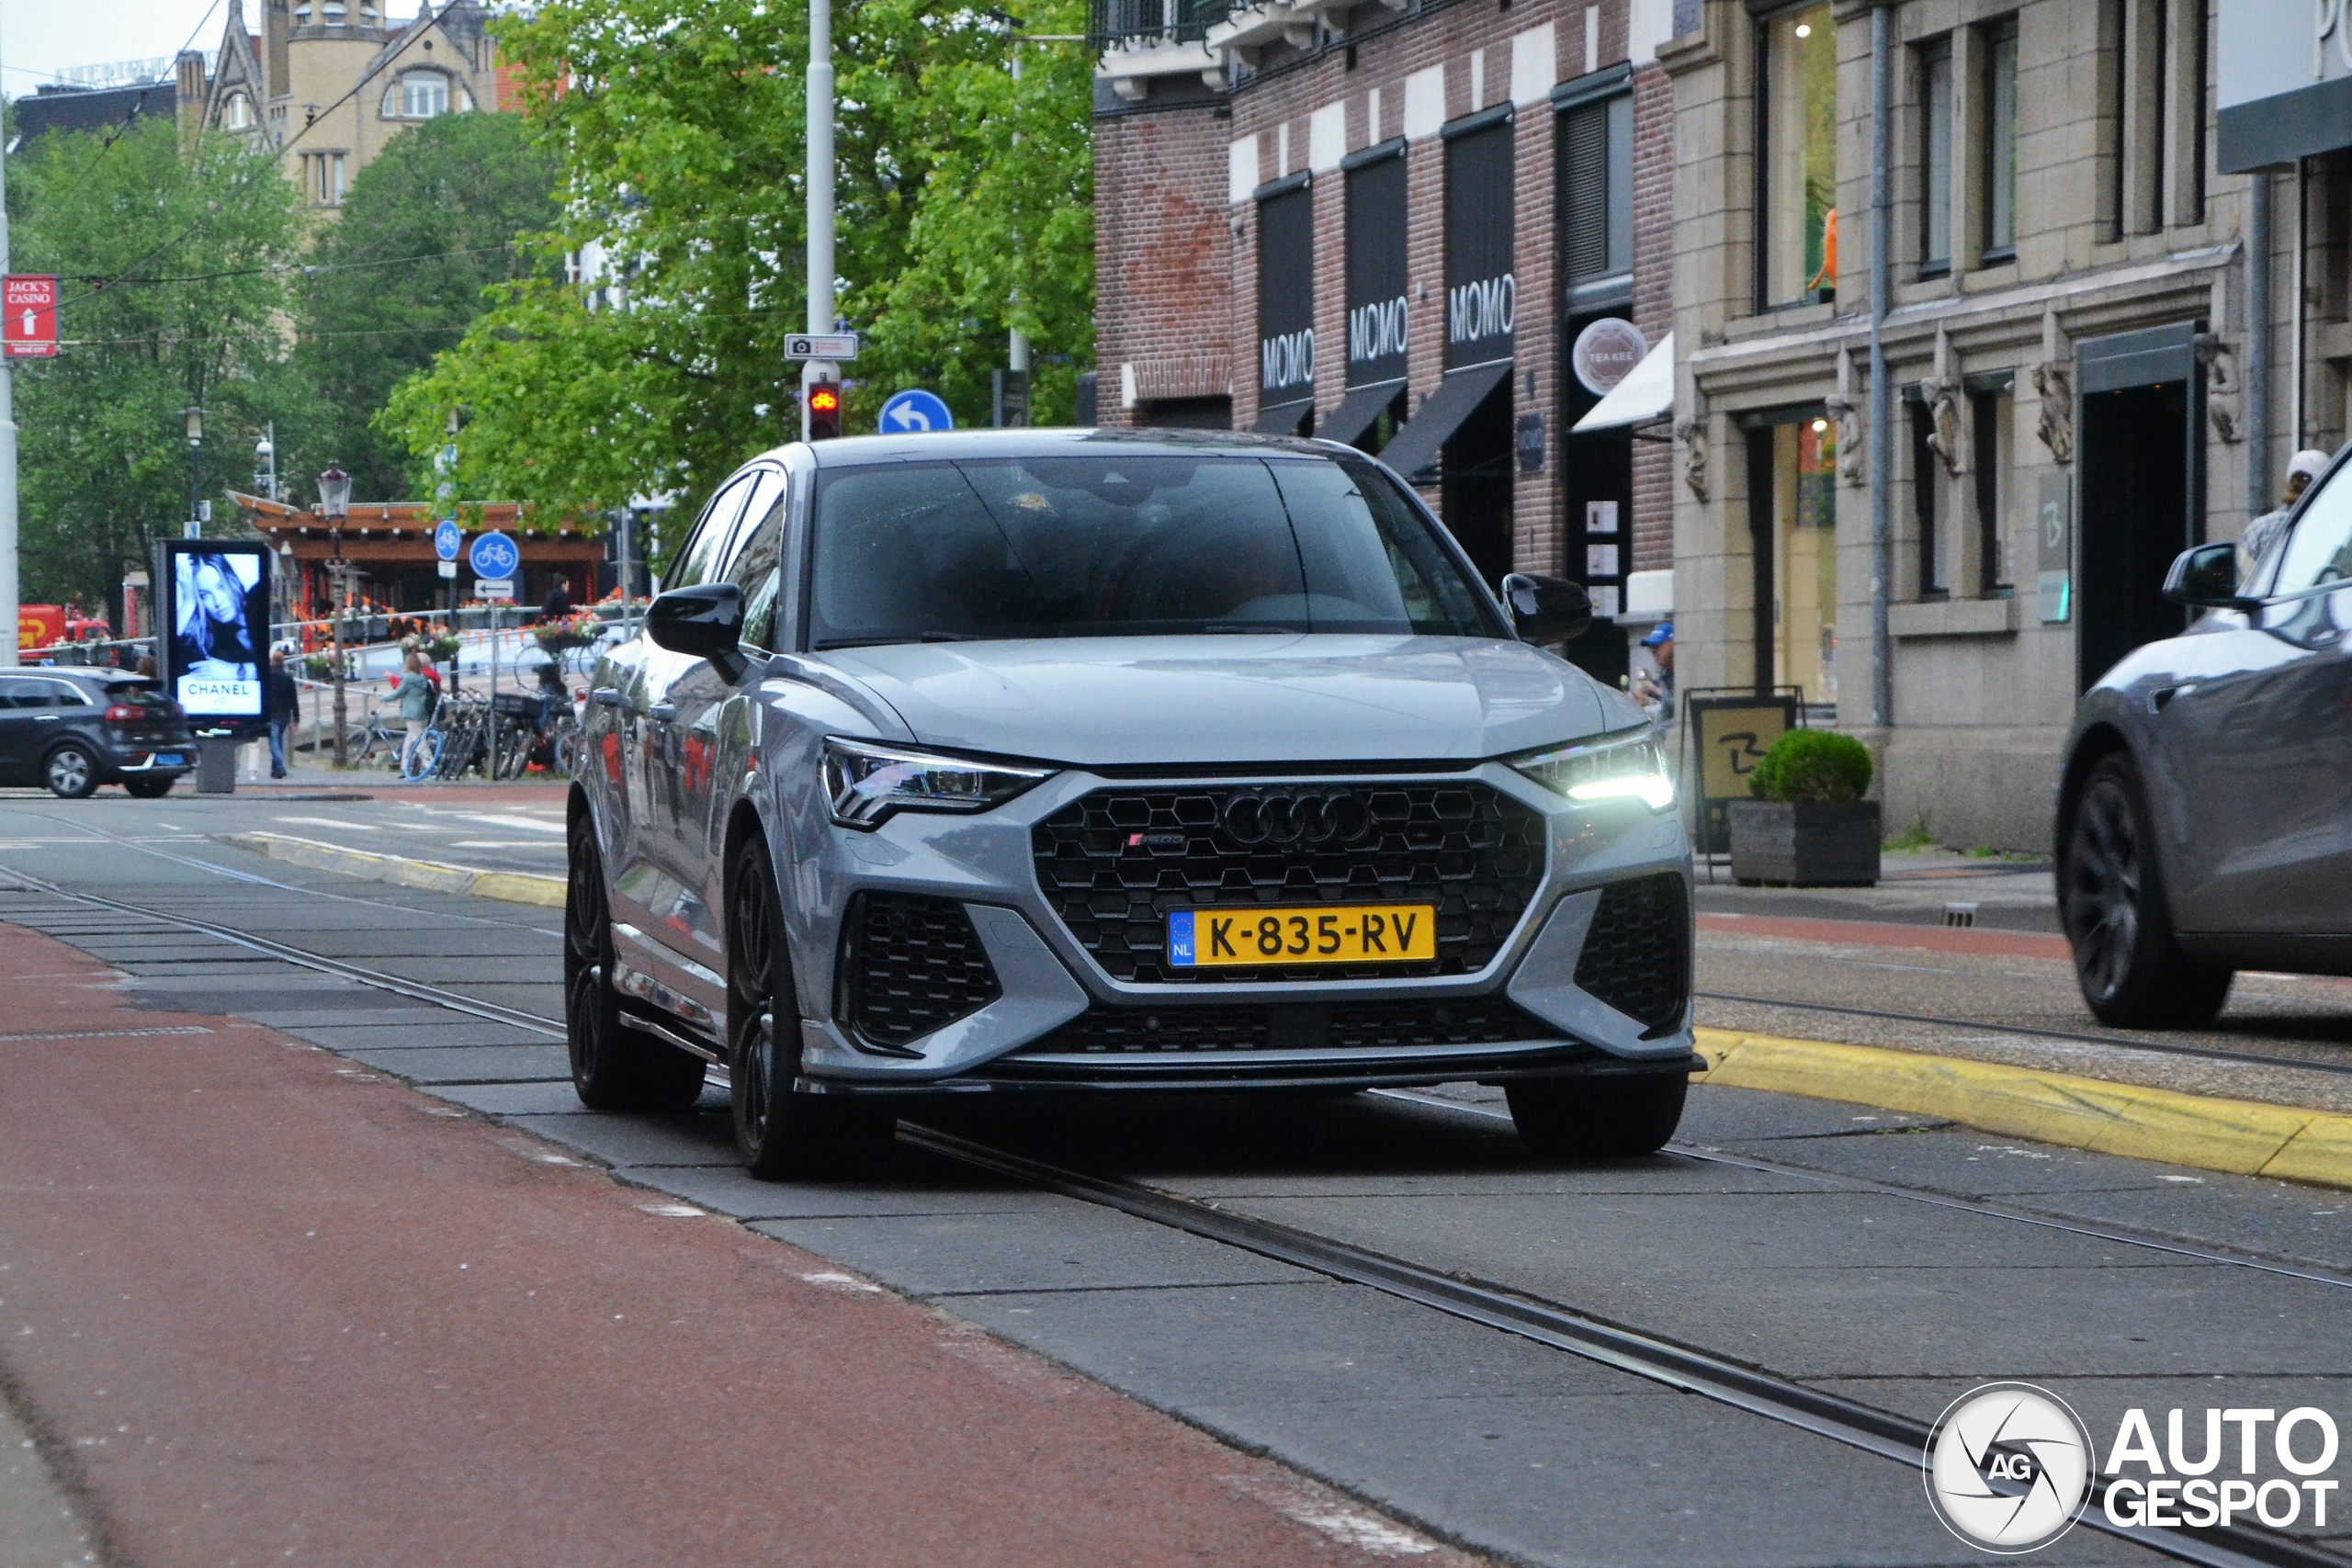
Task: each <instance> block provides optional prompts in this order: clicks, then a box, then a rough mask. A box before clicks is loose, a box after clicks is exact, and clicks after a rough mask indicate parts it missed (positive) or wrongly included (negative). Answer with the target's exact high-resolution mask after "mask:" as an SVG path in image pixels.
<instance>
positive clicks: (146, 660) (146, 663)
mask: <svg viewBox="0 0 2352 1568" xmlns="http://www.w3.org/2000/svg"><path fill="white" fill-rule="evenodd" d="M138 673H139V674H141V675H142V676H144V677H146V678H147V679H148V680H150V681H152V680H153V679H154V678H155V656H154V655H153V654H152V653H142V654H141V655H140V656H139V670H138Z"/></svg>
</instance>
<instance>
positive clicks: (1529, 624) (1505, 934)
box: [564, 431, 1692, 1177]
mask: <svg viewBox="0 0 2352 1568" xmlns="http://www.w3.org/2000/svg"><path fill="white" fill-rule="evenodd" d="M667 581H668V582H669V583H670V584H672V586H670V587H669V589H668V591H667V592H663V593H662V595H661V596H660V597H659V598H658V599H656V600H655V601H654V603H653V604H652V606H651V609H650V612H649V613H648V615H647V618H646V626H645V633H644V635H643V636H642V637H639V638H637V639H635V640H633V641H629V642H625V643H622V644H620V645H618V646H616V647H615V648H613V649H610V650H609V651H608V652H607V653H606V654H605V657H604V658H602V659H601V660H599V661H598V664H597V666H596V671H595V676H594V687H593V692H592V701H591V704H590V708H589V723H588V735H587V741H586V744H585V745H584V746H583V747H582V761H581V764H580V773H579V777H578V779H577V781H576V783H575V784H574V787H573V789H572V792H571V809H570V825H571V837H570V860H571V876H570V896H569V905H568V908H567V911H566V919H565V924H566V941H565V944H564V945H565V961H564V962H565V976H564V977H565V998H566V1014H567V1021H568V1024H569V1028H570V1035H571V1066H572V1076H573V1079H574V1082H575V1083H576V1085H577V1086H578V1089H579V1092H580V1097H581V1099H582V1100H583V1101H585V1102H586V1103H587V1104H589V1105H591V1106H594V1107H599V1108H610V1109H616V1110H617V1109H625V1108H644V1109H654V1108H662V1109H668V1108H676V1107H680V1106H684V1105H686V1104H689V1103H691V1102H692V1101H693V1100H694V1099H695V1095H696V1094H697V1093H698V1092H699V1090H700V1089H701V1086H702V1082H703V1077H704V1072H705V1068H706V1065H707V1064H713V1063H716V1064H721V1065H723V1066H725V1067H726V1069H727V1072H728V1077H729V1086H730V1092H731V1095H732V1099H733V1102H734V1122H735V1130H736V1134H737V1136H738V1139H739V1141H740V1143H741V1149H742V1154H743V1158H744V1161H745V1163H746V1165H747V1166H749V1168H751V1170H752V1172H753V1173H754V1174H756V1175H760V1176H763V1177H775V1176H781V1175H786V1174H789V1173H795V1172H802V1171H808V1170H811V1169H820V1168H825V1167H826V1166H828V1165H829V1164H830V1163H831V1161H832V1160H834V1159H835V1158H836V1157H837V1156H840V1155H842V1154H844V1153H847V1152H850V1151H852V1150H854V1147H855V1145H857V1144H858V1143H859V1142H861V1141H864V1140H869V1139H873V1138H876V1137H878V1136H881V1135H886V1134H887V1133H888V1129H889V1128H890V1127H891V1126H892V1125H893V1124H894V1122H895V1121H896V1118H897V1116H898V1114H899V1112H900V1111H902V1110H904V1109H907V1108H908V1107H909V1106H910V1102H911V1101H910V1097H917V1096H938V1095H946V1094H951V1093H982V1092H989V1093H997V1094H1004V1093H1029V1092H1039V1091H1065V1092H1074V1091H1090V1092H1103V1091H1110V1090H1144V1089H1168V1090H1186V1091H1202V1090H1217V1091H1228V1090H1229V1091H1237V1092H1240V1091H1250V1090H1272V1091H1279V1090H1284V1089H1289V1090H1298V1089H1321V1090H1348V1089H1363V1088H1368V1087H1373V1086H1377V1085H1408V1084H1432V1083H1440V1082H1449V1081H1458V1080H1477V1081H1481V1082H1486V1083H1495V1084H1500V1085H1502V1086H1504V1088H1505V1089H1506V1090H1507V1091H1508V1094H1509V1098H1510V1108H1511V1113H1512V1116H1513V1117H1514V1119H1515V1120H1516V1121H1517V1122H1518V1125H1519V1128H1520V1131H1521V1135H1522V1136H1523V1137H1524V1138H1525V1139H1526V1140H1527V1141H1528V1142H1529V1143H1530V1144H1532V1145H1535V1146H1536V1147H1538V1148H1540V1149H1543V1150H1545V1151H1548V1152H1552V1153H1556V1154H1562V1155H1593V1156H1607V1155H1623V1154H1632V1153H1645V1152H1647V1151H1649V1150H1652V1149H1655V1148H1657V1146H1658V1145H1660V1144H1662V1143H1664V1142H1665V1141H1666V1139H1667V1138H1668V1135H1670V1134H1671V1133H1672V1132H1673V1130H1674V1127H1675V1123H1676V1122H1677V1121H1678V1119H1679V1116H1680V1114H1681V1110H1682V1098H1683V1086H1684V1083H1685V1081H1686V1075H1687V1073H1688V1072H1689V1070H1690V1068H1691V1065H1692V1056H1691V897H1690V866H1691V856H1690V847H1689V844H1688V842H1687V841H1686V839H1685V837H1684V833H1683V829H1682V825H1681V819H1680V816H1679V812H1678V811H1677V809H1676V803H1675V795H1674V789H1673V786H1672V784H1671V783H1670V782H1669V780H1668V775H1667V772H1666V768H1665V762H1664V759H1663V758H1662V756H1661V755H1660V752H1659V749H1658V747H1657V743H1656V742H1655V740H1654V739H1653V737H1652V735H1651V731H1650V728H1649V725H1648V723H1647V722H1646V720H1645V716H1644V715H1643V713H1642V711H1641V710H1640V709H1639V708H1637V707H1636V706H1634V704H1632V703H1631V702H1629V701H1627V700H1626V699H1625V698H1624V697H1623V695H1621V694H1618V693H1616V692H1612V691H1609V690H1607V689H1605V688H1603V687H1601V686H1600V685H1598V684H1596V683H1595V682H1592V681H1591V680H1589V679H1588V678H1587V677H1586V676H1585V675H1583V674H1582V673H1581V672H1579V671H1577V670H1576V669H1574V668H1573V667H1572V666H1570V665H1568V664H1566V663H1565V662H1563V661H1562V660H1559V659H1558V658H1556V657H1555V656H1554V655H1552V654H1550V653H1548V652H1544V651H1542V650H1541V649H1539V648H1537V647H1535V646H1532V645H1533V644H1536V643H1541V642H1550V641H1557V640H1559V639H1561V638H1563V637H1570V636H1574V635H1576V634H1577V632H1578V631H1580V630H1581V629H1582V628H1583V626H1585V625H1586V623H1587V622H1588V620H1589V606H1588V605H1587V603H1586V600H1585V595H1584V592H1583V590H1581V589H1580V588H1577V587H1576V586H1575V585H1573V584H1570V583H1565V582H1557V581H1551V580H1548V579H1543V578H1526V577H1514V578H1510V579H1507V580H1506V581H1505V582H1504V597H1505V599H1506V600H1507V601H1508V602H1509V603H1510V610H1509V611H1508V612H1506V610H1505V609H1504V608H1503V606H1502V605H1501V604H1498V603H1497V602H1496V600H1495V598H1494V597H1493V596H1492V595H1490V594H1489V593H1488V592H1487V589H1486V587H1485V586H1484V585H1483V584H1482V583H1481V582H1480V581H1478V579H1477V577H1476V573H1475V572H1474V571H1473V570H1472V568H1471V565H1470V562H1469V560H1468V558H1466V557H1465V556H1464V554H1463V553H1462V551H1461V550H1460V548H1459V547H1456V546H1455V544H1454V543H1453V540H1452V539H1451V537H1449V536H1448V535H1447V534H1446V532H1445V531H1444V529H1443V528H1442V527H1441V526H1440V525H1438V523H1437V522H1436V520H1435V519H1434V518H1433V517H1431V516H1430V513H1428V512H1427V511H1426V510H1425V509H1424V508H1423V507H1422V506H1421V504H1420V503H1419V502H1418V501H1417V500H1416V499H1415V498H1414V496H1413V494H1412V492H1411V491H1408V489H1406V488H1405V487H1404V486H1403V485H1401V484H1399V483H1398V482H1397V479H1395V477H1394V476H1393V475H1391V474H1390V473H1389V472H1388V471H1387V470H1386V469H1385V468H1381V467H1380V466H1379V465H1378V464H1377V463H1374V462H1373V461H1371V460H1369V459H1367V458H1365V457H1362V456H1360V455H1359V454H1357V453H1355V452H1352V451H1350V450H1348V449H1347V448H1344V447H1340V446H1329V445H1321V444H1317V443H1312V442H1297V441H1272V440H1259V439H1254V438H1250V437H1235V436H1227V435H1215V436H1210V435H1200V434H1172V433H1159V434H1126V433H1116V432H1108V431H1104V432H1094V431H1004V432H971V433H966V434H936V435H921V436H911V437H888V436H876V437H864V438H857V439H851V440H842V441H829V442H825V443H822V444H820V445H819V446H803V445H795V446H786V447H783V448H780V449H779V450H777V451H775V452H772V453H769V454H767V455H766V456H764V457H760V458H758V459H757V460H755V461H753V462H752V463H750V464H749V465H747V466H746V467H745V468H742V469H741V471H740V472H738V473H736V474H735V475H733V476H732V477H730V478H729V479H728V480H727V482H726V483H725V484H723V485H721V486H719V487H718V493H717V494H716V495H715V496H714V497H713V498H712V499H711V501H710V502H709V504H708V505H707V506H706V507H705V508H704V509H703V512H702V515H701V517H700V518H699V520H698V521H696V523H695V525H694V530H693V532H692V534H691V535H690V536H688V537H687V538H686V539H685V541H684V544H683V545H682V546H681V547H679V549H678V551H677V553H676V555H675V556H674V557H673V561H672V568H671V571H670V573H669V574H668V578H667Z"/></svg>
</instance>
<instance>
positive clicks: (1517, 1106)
mask: <svg viewBox="0 0 2352 1568" xmlns="http://www.w3.org/2000/svg"><path fill="white" fill-rule="evenodd" d="M1690 1087H1691V1077H1690V1075H1689V1074H1688V1073H1686V1072H1683V1071H1681V1070H1680V1069H1679V1068H1678V1069H1677V1070H1675V1071H1673V1072H1663V1073H1639V1074H1633V1075H1628V1076H1626V1077H1589V1078H1527V1079H1522V1080H1521V1081H1520V1082H1517V1083H1512V1084H1507V1085H1505V1086H1504V1088H1503V1096H1504V1098H1505V1099H1506V1100H1510V1119H1511V1122H1512V1124H1513V1125H1514V1126H1516V1127H1517V1128H1518V1129H1519V1137H1520V1141H1521V1143H1523V1144H1525V1145H1527V1146H1528V1147H1529V1148H1530V1149H1532V1150H1533V1151H1534V1152H1535V1153H1537V1154H1539V1155H1541V1156H1544V1157H1545V1158H1546V1159H1567V1160H1594V1159H1632V1158H1635V1157H1637V1156H1642V1155H1654V1154H1656V1153H1657V1151H1658V1150H1659V1149H1661V1148H1663V1147H1665V1145H1666V1141H1667V1140H1668V1138H1671V1137H1673V1136H1674V1129H1675V1128H1676V1127H1678V1126H1679V1125H1680V1124H1681V1122H1682V1100H1683V1097H1684V1096H1685V1095H1686V1094H1687V1093H1688V1092H1689V1091H1690Z"/></svg>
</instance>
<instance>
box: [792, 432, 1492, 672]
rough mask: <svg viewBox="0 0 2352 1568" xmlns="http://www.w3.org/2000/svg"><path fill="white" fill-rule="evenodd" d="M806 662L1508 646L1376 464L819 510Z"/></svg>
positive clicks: (892, 486)
mask: <svg viewBox="0 0 2352 1568" xmlns="http://www.w3.org/2000/svg"><path fill="white" fill-rule="evenodd" d="M814 554H815V558H814V561H813V563H812V567H811V570H812V573H813V577H814V581H813V583H812V585H811V588H812V592H811V593H810V595H809V601H810V610H811V623H812V624H811V631H810V637H811V642H812V644H813V646H815V647H816V648H818V649H828V648H850V647H855V646H858V645H860V644H865V643H884V642H914V641H921V640H925V639H931V640H939V641H962V640H977V639H993V638H1013V637H1139V636H1148V635H1155V634H1165V633H1235V632H1244V633H1246V632H1274V631H1292V632H1374V633H1389V634H1398V635H1405V634H1420V635H1424V636H1431V637H1499V636H1502V635H1503V633H1502V631H1501V628H1500V627H1499V626H1498V625H1497V624H1496V623H1495V622H1494V620H1493V618H1492V616H1491V615H1490V614H1489V613H1488V612H1487V610H1486V609H1485V608H1484V607H1483V606H1482V604H1481V603H1480V600H1479V597H1478V595H1477V593H1476V591H1475V590H1474V589H1473V588H1472V586H1471V584H1470V581H1469V580H1468V577H1467V575H1466V574H1465V573H1464V571H1463V570H1462V569H1461V568H1460V567H1458V566H1456V565H1455V563H1454V560H1453V557H1452V556H1451V555H1450V554H1449V553H1448V552H1447V551H1446V550H1445V549H1444V548H1442V547H1441V546H1440V544H1439V542H1438V540H1437V539H1436V538H1435V537H1434V536H1433V535H1432V533H1431V531H1430V526H1429V525H1428V524H1427V523H1426V522H1425V521H1423V519H1422V518H1421V517H1420V516H1419V514H1418V513H1415V512H1414V511H1413V510H1412V509H1411V508H1410V506H1409V505H1408V502H1406V501H1405V499H1404V497H1403V496H1402V495H1400V494H1398V493H1397V489H1396V487H1395V485H1394V484H1393V483H1391V482H1390V481H1389V480H1388V479H1386V478H1385V477H1384V476H1383V475H1382V474H1381V473H1380V472H1379V471H1378V470H1377V469H1375V468H1374V467H1373V466H1372V465H1370V464H1368V463H1348V462H1324V461H1298V460H1275V461H1272V462H1269V461H1264V460H1261V459H1260V458H1256V457H1183V456H1170V457H1159V456H1144V455H1127V454H1119V455H1110V454H1106V455H1104V456H1101V457H1091V456H1090V457H1034V458H1015V459H1000V460H989V461H978V460H974V461H965V462H954V463H906V464H898V465H893V466H891V467H888V468H853V469H848V470H846V471H843V472H841V473H837V474H832V475H829V476H827V477H826V479H824V481H823V484H822V488H820V490H819V491H818V493H817V519H816V528H815V552H814Z"/></svg>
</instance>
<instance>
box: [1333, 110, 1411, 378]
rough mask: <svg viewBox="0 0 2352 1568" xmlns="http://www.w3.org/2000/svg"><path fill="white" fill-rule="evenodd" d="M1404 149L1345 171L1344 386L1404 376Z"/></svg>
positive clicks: (1397, 148)
mask: <svg viewBox="0 0 2352 1568" xmlns="http://www.w3.org/2000/svg"><path fill="white" fill-rule="evenodd" d="M1405 281H1406V280H1405V144H1404V142H1403V141H1401V140H1399V141H1397V143H1396V144H1395V149H1394V151H1393V152H1389V153H1387V154H1386V155H1385V156H1383V157H1380V158H1378V159H1376V160H1373V161H1370V162H1367V163H1364V164H1360V165H1358V166H1357V167H1355V168H1351V169H1350V170H1349V171H1348V385H1349V386H1351V387H1369V386H1371V385H1373V384H1374V383H1375V382H1379V381H1397V380H1402V379H1403V378H1404V376H1405V351H1406V347H1407V338H1406V314H1407V310H1406V303H1405Z"/></svg>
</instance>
